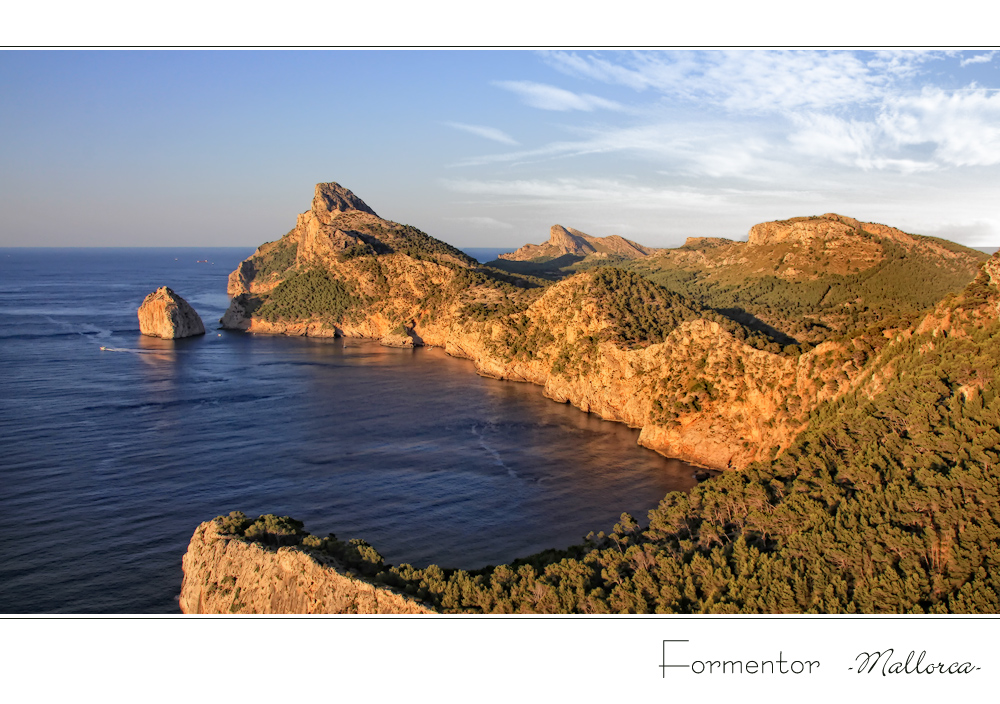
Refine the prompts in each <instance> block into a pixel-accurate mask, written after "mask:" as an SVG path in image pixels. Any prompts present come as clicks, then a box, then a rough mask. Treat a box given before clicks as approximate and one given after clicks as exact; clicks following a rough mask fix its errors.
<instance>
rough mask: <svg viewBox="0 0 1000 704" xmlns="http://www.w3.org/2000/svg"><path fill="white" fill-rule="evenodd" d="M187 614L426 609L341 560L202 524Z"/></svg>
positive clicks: (183, 600)
mask: <svg viewBox="0 0 1000 704" xmlns="http://www.w3.org/2000/svg"><path fill="white" fill-rule="evenodd" d="M182 564H183V568H184V581H183V583H182V585H181V595H180V608H181V612H183V613H185V614H230V613H232V614H426V613H432V612H431V610H430V609H428V608H427V607H426V606H424V605H423V604H421V603H420V602H419V601H417V600H415V599H413V598H411V597H408V596H406V595H404V594H399V593H397V592H395V591H392V590H390V589H387V588H385V587H381V586H378V585H375V584H372V583H370V582H367V581H365V580H364V579H362V578H361V577H360V576H359V575H358V574H356V573H353V574H352V572H351V571H350V570H348V569H347V568H345V567H343V566H342V565H340V564H338V563H337V561H336V560H333V559H332V558H328V557H325V556H323V555H322V554H319V553H316V552H311V551H307V550H304V549H302V548H301V547H299V546H286V547H279V548H277V549H276V550H275V549H269V548H268V547H265V546H264V545H262V544H260V543H257V542H252V541H248V540H246V539H244V538H241V537H239V536H235V535H227V534H225V533H222V532H220V523H219V521H218V520H215V521H207V522H205V523H202V524H201V525H200V526H198V528H197V529H195V531H194V535H193V536H192V537H191V543H190V544H189V545H188V550H187V553H185V555H184V559H183V563H182Z"/></svg>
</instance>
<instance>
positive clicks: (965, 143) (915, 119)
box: [878, 88, 1000, 166]
mask: <svg viewBox="0 0 1000 704" xmlns="http://www.w3.org/2000/svg"><path fill="white" fill-rule="evenodd" d="M878 122H879V126H880V127H881V129H882V130H883V131H884V133H885V135H886V136H887V138H888V139H889V140H891V141H892V142H893V143H894V144H896V145H900V146H909V145H931V146H933V149H934V157H935V159H936V160H937V161H939V162H941V163H943V164H946V165H949V166H989V165H994V164H1000V93H998V92H996V91H987V90H985V89H982V88H977V89H970V90H964V91H944V90H941V89H939V88H925V89H924V90H922V91H921V92H920V93H919V94H916V95H904V96H898V97H892V98H889V99H887V100H886V103H885V108H884V110H883V112H882V114H881V115H880V116H879V120H878Z"/></svg>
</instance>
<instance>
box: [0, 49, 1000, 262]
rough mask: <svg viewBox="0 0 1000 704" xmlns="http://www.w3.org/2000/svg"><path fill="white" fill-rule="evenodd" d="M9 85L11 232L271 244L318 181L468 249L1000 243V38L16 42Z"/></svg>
mask: <svg viewBox="0 0 1000 704" xmlns="http://www.w3.org/2000/svg"><path fill="white" fill-rule="evenodd" d="M0 87H2V94H3V96H4V98H3V100H2V101H0V164H2V168H0V179H2V182H0V246H22V245H27V246H43V245H53V246H69V245H75V246H91V245H93V246H170V245H177V246H198V245H204V246H256V245H258V244H260V243H261V242H264V241H268V240H273V239H277V238H278V237H280V236H281V235H283V234H284V233H285V232H287V231H288V230H289V229H290V228H291V227H292V226H293V225H294V224H295V216H296V214H297V213H299V212H301V211H303V210H306V209H307V208H308V207H309V203H310V200H311V197H312V187H313V184H315V183H316V182H318V181H337V182H339V183H341V184H342V185H344V186H347V187H348V188H350V189H352V190H353V191H354V192H355V193H356V194H358V195H359V196H360V197H361V198H363V199H364V200H365V201H366V202H367V203H368V204H369V205H370V206H371V207H372V208H374V209H375V211H376V212H378V213H379V214H380V215H382V216H383V217H387V218H389V219H392V220H396V221H399V222H403V223H409V224H412V225H416V226H417V227H419V228H421V229H422V230H424V231H426V232H428V233H430V234H432V235H434V236H436V237H439V238H441V239H443V240H445V241H447V242H450V243H452V244H455V245H457V246H462V247H476V246H482V247H487V246H498V247H504V246H509V247H512V248H513V247H517V246H520V245H521V244H524V243H525V242H541V241H543V240H545V239H546V238H547V237H548V229H549V227H550V226H551V225H552V224H554V223H560V224H562V225H566V226H570V227H575V228H577V229H580V230H583V231H585V232H588V233H590V234H594V235H610V234H619V235H622V236H624V237H628V238H631V239H634V240H637V241H639V242H641V243H643V244H647V245H651V246H662V247H669V246H677V245H679V244H681V243H682V242H683V240H684V238H685V237H688V236H706V235H707V236H722V237H731V238H736V239H739V238H743V237H745V236H746V232H747V230H748V229H749V228H750V227H751V226H752V225H753V224H755V223H757V222H761V221H764V220H774V219H783V218H789V217H795V216H799V215H814V214H821V213H825V212H838V213H841V214H845V215H850V216H853V217H856V218H858V219H861V220H866V221H875V222H882V223H886V224H889V225H894V226H897V227H900V228H902V229H904V230H907V231H910V232H917V233H922V234H931V235H937V236H941V237H946V238H948V239H953V240H955V241H958V242H962V243H965V244H969V245H973V246H998V245H1000V197H998V186H1000V93H998V89H1000V52H992V51H966V52H914V51H900V52H842V51H832V52H823V51H777V52H766V51H733V52H722V51H695V52H608V51H602V52H597V51H585V50H584V51H581V50H574V51H554V52H529V51H328V52H323V51H318V52H313V51H277V52H266V51H200V52H191V51H164V52H156V51H139V52H133V51H110V52H74V51H41V52H19V51H8V52H2V53H0Z"/></svg>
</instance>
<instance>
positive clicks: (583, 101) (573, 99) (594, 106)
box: [493, 81, 624, 112]
mask: <svg viewBox="0 0 1000 704" xmlns="http://www.w3.org/2000/svg"><path fill="white" fill-rule="evenodd" d="M493 85H495V86H497V87H499V88H503V89H504V90H509V91H511V92H512V93H516V94H517V95H519V96H520V97H521V100H522V101H524V103H525V104H527V105H530V106H531V107H533V108H539V109H540V110H559V111H567V110H583V111H584V112H592V111H594V110H622V109H624V108H623V106H622V105H620V104H619V103H616V102H614V101H613V100H605V99H604V98H599V97H597V96H596V95H590V94H588V93H573V92H572V91H568V90H564V89H562V88H557V87H555V86H550V85H547V84H545V83H535V82H533V81H494V82H493Z"/></svg>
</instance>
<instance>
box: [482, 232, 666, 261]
mask: <svg viewBox="0 0 1000 704" xmlns="http://www.w3.org/2000/svg"><path fill="white" fill-rule="evenodd" d="M654 251H655V250H654V249H653V248H651V247H645V246H643V245H641V244H639V243H637V242H632V241H631V240H627V239H625V238H624V237H620V236H618V235H610V236H608V237H593V236H591V235H588V234H586V233H584V232H580V231H579V230H574V229H573V228H572V227H563V226H562V225H553V226H552V228H551V229H550V230H549V240H548V242H545V243H543V244H526V245H524V246H523V247H521V248H520V249H518V250H517V251H515V252H509V253H507V254H501V255H500V257H499V258H500V259H506V260H508V261H522V262H526V261H531V260H533V259H538V258H540V257H546V258H555V257H561V256H563V255H565V254H572V255H577V256H581V257H586V256H589V255H596V256H598V257H607V256H608V255H618V256H620V257H624V258H625V259H637V258H640V257H648V256H649V255H650V254H652V253H653V252H654Z"/></svg>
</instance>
